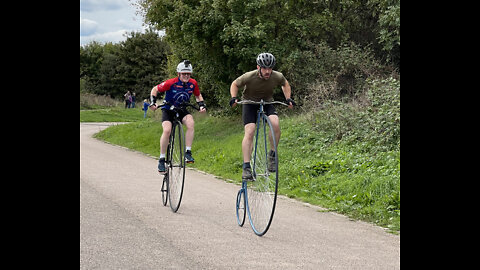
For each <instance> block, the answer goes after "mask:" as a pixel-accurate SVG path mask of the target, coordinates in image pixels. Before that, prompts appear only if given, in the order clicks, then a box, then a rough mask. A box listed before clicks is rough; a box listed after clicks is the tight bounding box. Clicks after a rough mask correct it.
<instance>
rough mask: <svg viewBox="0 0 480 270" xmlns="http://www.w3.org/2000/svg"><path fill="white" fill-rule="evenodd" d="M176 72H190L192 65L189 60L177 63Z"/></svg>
mask: <svg viewBox="0 0 480 270" xmlns="http://www.w3.org/2000/svg"><path fill="white" fill-rule="evenodd" d="M177 72H178V73H192V72H193V66H192V64H191V63H190V61H189V60H183V61H182V62H180V63H179V64H178V65H177Z"/></svg>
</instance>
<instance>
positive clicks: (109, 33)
mask: <svg viewBox="0 0 480 270" xmlns="http://www.w3.org/2000/svg"><path fill="white" fill-rule="evenodd" d="M134 3H135V0H130V1H129V0H80V45H85V44H87V43H89V42H91V41H93V40H95V41H98V42H101V43H105V42H114V43H117V42H120V41H123V40H125V39H126V38H125V37H124V36H123V35H124V34H125V33H130V32H131V31H140V32H145V31H144V29H145V28H146V26H143V25H142V24H143V18H142V16H141V15H136V14H135V13H136V11H137V8H136V7H135V6H134V5H133V4H134Z"/></svg>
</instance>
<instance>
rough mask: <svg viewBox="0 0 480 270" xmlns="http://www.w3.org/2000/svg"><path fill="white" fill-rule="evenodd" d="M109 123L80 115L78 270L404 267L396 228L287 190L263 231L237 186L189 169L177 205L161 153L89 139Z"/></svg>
mask: <svg viewBox="0 0 480 270" xmlns="http://www.w3.org/2000/svg"><path fill="white" fill-rule="evenodd" d="M108 125H110V124H102V123H80V268H81V269H165V268H168V269H400V237H399V236H397V235H392V234H389V233H387V232H385V230H384V229H382V228H379V227H377V226H374V225H371V224H368V223H364V222H359V221H351V220H349V219H348V218H347V217H345V216H342V215H339V214H335V213H329V212H319V211H318V208H316V207H312V206H307V205H305V204H303V203H300V202H297V201H294V200H291V199H288V198H284V197H279V199H278V201H277V207H276V211H275V216H274V219H273V223H272V225H271V227H270V229H269V231H268V232H267V234H265V235H264V236H263V237H258V236H256V235H255V234H254V233H253V231H252V229H251V228H250V226H249V224H248V223H246V224H245V225H244V227H239V226H238V225H237V223H236V219H235V196H236V193H237V191H238V189H239V186H237V185H235V184H230V183H226V182H224V181H221V180H218V179H215V178H214V177H212V176H211V175H206V174H203V173H199V172H196V171H193V170H188V171H187V172H186V183H185V191H184V198H183V200H182V204H181V206H180V209H179V211H178V212H177V213H173V212H172V211H171V210H170V208H169V207H168V206H167V207H164V206H162V205H161V192H160V187H161V179H160V177H159V175H158V173H157V172H156V170H155V168H156V166H157V161H156V160H155V159H153V158H151V157H148V156H146V155H144V154H141V153H138V152H135V151H131V150H128V149H125V148H122V147H118V146H114V145H110V144H107V143H103V142H101V141H98V140H96V139H93V138H92V137H91V136H92V135H93V134H94V133H96V132H98V131H99V130H101V129H103V128H106V127H107V126H108ZM247 222H248V221H247Z"/></svg>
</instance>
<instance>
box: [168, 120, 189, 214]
mask: <svg viewBox="0 0 480 270" xmlns="http://www.w3.org/2000/svg"><path fill="white" fill-rule="evenodd" d="M170 143H171V147H170V151H171V152H170V164H168V175H169V176H168V177H169V178H168V200H169V203H170V208H171V209H172V211H173V212H174V213H175V212H177V211H178V208H179V207H180V203H181V202H182V196H183V184H184V182H185V157H184V154H185V134H184V133H183V126H182V124H181V123H180V122H176V123H174V125H173V127H172V134H171V142H170Z"/></svg>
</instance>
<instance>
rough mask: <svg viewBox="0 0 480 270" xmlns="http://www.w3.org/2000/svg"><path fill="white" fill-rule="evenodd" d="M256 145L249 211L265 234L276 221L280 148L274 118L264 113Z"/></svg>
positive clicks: (254, 226) (258, 231)
mask: <svg viewBox="0 0 480 270" xmlns="http://www.w3.org/2000/svg"><path fill="white" fill-rule="evenodd" d="M254 142H255V147H254V149H253V152H252V161H253V166H252V174H253V177H254V181H252V182H248V183H247V194H246V195H245V197H246V199H247V212H248V216H249V220H250V225H251V226H252V229H253V231H254V232H255V234H257V235H258V236H262V235H264V234H265V233H266V232H267V231H268V229H269V228H270V225H271V223H272V220H273V214H274V213H275V205H276V202H277V189H278V151H277V144H276V142H275V133H274V131H273V128H272V123H271V122H270V119H269V118H268V116H266V115H265V114H261V115H260V117H258V119H257V127H256V133H255V138H254ZM270 150H274V151H275V157H274V161H275V163H274V165H273V167H270V168H269V164H268V158H269V152H270ZM273 171H274V172H273Z"/></svg>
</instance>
